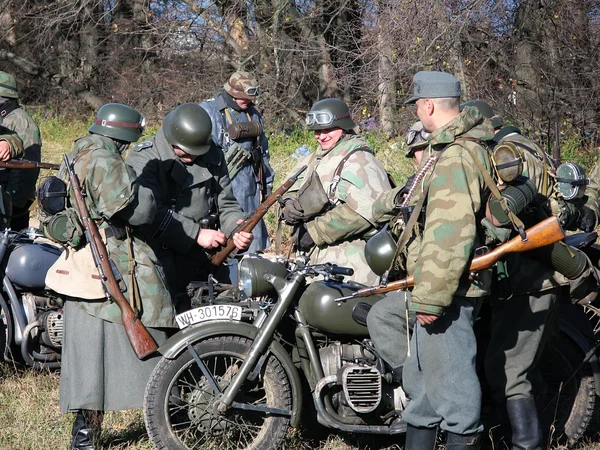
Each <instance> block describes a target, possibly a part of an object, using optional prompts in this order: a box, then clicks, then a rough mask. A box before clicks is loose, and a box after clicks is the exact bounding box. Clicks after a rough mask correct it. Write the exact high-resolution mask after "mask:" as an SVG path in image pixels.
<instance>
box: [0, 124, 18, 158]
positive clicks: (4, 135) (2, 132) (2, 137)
mask: <svg viewBox="0 0 600 450" xmlns="http://www.w3.org/2000/svg"><path fill="white" fill-rule="evenodd" d="M0 141H6V142H8V143H9V145H10V156H11V158H20V157H22V156H23V141H22V140H21V138H20V137H19V136H18V135H17V134H16V133H15V132H14V131H11V130H9V129H8V128H5V127H3V126H2V125H0Z"/></svg>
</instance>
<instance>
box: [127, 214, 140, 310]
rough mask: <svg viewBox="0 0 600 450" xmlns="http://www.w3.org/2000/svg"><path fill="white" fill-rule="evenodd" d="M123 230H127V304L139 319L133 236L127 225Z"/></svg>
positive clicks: (138, 290) (138, 289)
mask: <svg viewBox="0 0 600 450" xmlns="http://www.w3.org/2000/svg"><path fill="white" fill-rule="evenodd" d="M125 230H126V231H127V256H128V259H129V262H128V266H129V270H128V274H129V305H130V306H131V309H132V310H133V313H134V315H135V317H136V318H138V319H139V318H140V317H141V316H142V297H141V295H140V287H139V285H138V282H137V277H136V276H135V275H136V274H135V269H136V266H137V263H136V261H135V255H134V252H133V236H132V234H131V228H130V227H129V226H126V227H125Z"/></svg>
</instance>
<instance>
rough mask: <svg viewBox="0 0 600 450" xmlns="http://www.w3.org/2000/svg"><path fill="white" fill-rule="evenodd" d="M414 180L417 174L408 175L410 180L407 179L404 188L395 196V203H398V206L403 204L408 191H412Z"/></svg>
mask: <svg viewBox="0 0 600 450" xmlns="http://www.w3.org/2000/svg"><path fill="white" fill-rule="evenodd" d="M414 181H415V175H411V176H410V177H408V180H406V184H405V185H404V186H402V188H401V189H400V190H399V191H398V193H397V194H396V197H394V205H396V207H399V206H401V205H402V203H404V198H405V197H406V195H407V194H408V191H410V188H411V187H412V184H413V182H414Z"/></svg>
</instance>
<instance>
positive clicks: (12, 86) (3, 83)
mask: <svg viewBox="0 0 600 450" xmlns="http://www.w3.org/2000/svg"><path fill="white" fill-rule="evenodd" d="M0 97H5V98H19V94H18V93H17V80H15V77H13V76H12V75H11V74H10V73H6V72H0Z"/></svg>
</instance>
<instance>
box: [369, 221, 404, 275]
mask: <svg viewBox="0 0 600 450" xmlns="http://www.w3.org/2000/svg"><path fill="white" fill-rule="evenodd" d="M396 249H397V245H396V241H395V240H394V238H393V237H392V234H391V233H390V232H389V230H388V225H387V224H386V225H385V226H384V227H383V228H382V229H381V230H379V232H378V233H377V234H376V235H374V236H372V237H371V238H370V239H369V240H368V241H367V244H366V245H365V259H366V260H367V264H368V265H369V267H370V268H371V270H372V271H373V273H375V274H377V275H379V276H381V275H383V274H384V273H385V271H386V270H388V269H389V268H390V267H391V265H392V262H393V261H394V255H395V254H396Z"/></svg>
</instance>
